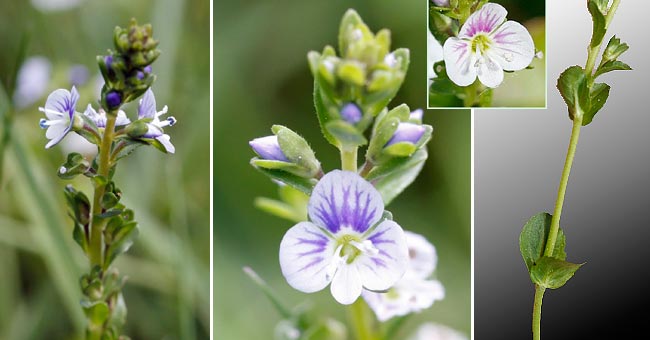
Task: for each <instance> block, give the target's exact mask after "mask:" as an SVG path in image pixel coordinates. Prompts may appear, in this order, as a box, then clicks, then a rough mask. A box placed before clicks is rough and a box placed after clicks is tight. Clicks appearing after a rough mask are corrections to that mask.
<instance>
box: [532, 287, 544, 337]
mask: <svg viewBox="0 0 650 340" xmlns="http://www.w3.org/2000/svg"><path fill="white" fill-rule="evenodd" d="M545 291H546V288H544V287H540V286H538V285H535V304H533V340H540V339H541V336H542V334H541V323H542V299H543V298H544V292H545Z"/></svg>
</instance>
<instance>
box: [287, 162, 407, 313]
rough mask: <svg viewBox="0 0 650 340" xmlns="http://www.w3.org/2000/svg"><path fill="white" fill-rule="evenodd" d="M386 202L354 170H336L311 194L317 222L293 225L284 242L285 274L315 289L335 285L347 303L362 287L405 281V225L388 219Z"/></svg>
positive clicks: (336, 294)
mask: <svg viewBox="0 0 650 340" xmlns="http://www.w3.org/2000/svg"><path fill="white" fill-rule="evenodd" d="M383 213H384V203H383V201H382V198H381V195H380V194H379V192H378V191H377V189H375V188H374V187H373V186H372V185H371V184H370V183H368V182H367V181H366V180H364V179H363V178H361V176H359V175H357V174H356V173H354V172H349V171H340V170H334V171H332V172H330V173H328V174H326V175H325V176H323V178H321V179H320V181H319V182H318V184H317V185H316V187H315V188H314V190H313V192H312V196H311V197H310V199H309V204H308V214H309V218H310V220H311V222H300V223H298V224H296V225H295V226H293V227H292V228H291V229H289V231H287V233H286V234H285V235H284V238H283V239H282V243H281V244H280V267H281V268H282V274H283V275H284V277H285V278H286V279H287V282H288V283H289V285H291V286H292V287H293V288H295V289H297V290H299V291H302V292H305V293H313V292H317V291H319V290H322V289H323V288H325V287H327V285H329V284H330V283H331V285H330V289H331V292H332V296H334V299H336V301H338V302H339V303H341V304H345V305H347V304H351V303H353V302H354V301H355V300H356V299H357V298H358V297H359V295H361V292H362V290H363V289H364V288H365V289H366V290H374V291H384V290H386V289H389V288H390V287H391V286H393V285H394V284H395V282H397V280H399V279H400V278H401V277H402V275H403V274H404V271H405V270H406V264H407V261H408V249H407V247H406V240H405V237H404V232H403V231H402V228H401V227H400V226H399V225H398V224H397V223H395V222H393V221H391V220H387V219H384V220H382V215H383Z"/></svg>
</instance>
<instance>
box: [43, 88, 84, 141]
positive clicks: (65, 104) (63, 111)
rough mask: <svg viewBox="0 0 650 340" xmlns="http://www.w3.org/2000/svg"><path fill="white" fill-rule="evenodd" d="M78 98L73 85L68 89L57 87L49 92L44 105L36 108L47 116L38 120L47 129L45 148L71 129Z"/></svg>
mask: <svg viewBox="0 0 650 340" xmlns="http://www.w3.org/2000/svg"><path fill="white" fill-rule="evenodd" d="M78 100H79V92H77V89H76V88H75V87H74V86H73V87H72V90H70V91H68V90H65V89H58V90H55V91H54V92H52V93H50V95H49V96H48V97H47V101H46V102H45V107H44V108H43V107H39V108H38V110H39V111H41V112H43V113H45V116H47V119H45V118H42V119H41V120H40V122H39V125H40V126H41V128H42V129H47V131H46V132H45V137H47V139H49V140H50V141H49V142H48V143H47V144H46V145H45V148H46V149H49V148H51V147H53V146H54V145H56V144H57V143H59V142H60V141H61V140H62V139H63V137H65V136H66V135H67V134H68V132H70V130H72V125H73V124H74V115H75V107H76V105H77V101H78Z"/></svg>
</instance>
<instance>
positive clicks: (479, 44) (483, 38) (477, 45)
mask: <svg viewBox="0 0 650 340" xmlns="http://www.w3.org/2000/svg"><path fill="white" fill-rule="evenodd" d="M491 43H492V39H490V37H488V36H487V35H485V34H478V35H476V36H475V37H474V38H472V52H474V53H480V54H483V53H484V52H485V51H487V50H488V49H489V48H490V45H491Z"/></svg>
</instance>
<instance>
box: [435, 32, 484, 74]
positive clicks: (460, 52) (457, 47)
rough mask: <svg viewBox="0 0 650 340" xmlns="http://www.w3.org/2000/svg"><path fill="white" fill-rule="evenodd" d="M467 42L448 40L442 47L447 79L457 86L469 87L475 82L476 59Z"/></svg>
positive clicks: (454, 39) (455, 39)
mask: <svg viewBox="0 0 650 340" xmlns="http://www.w3.org/2000/svg"><path fill="white" fill-rule="evenodd" d="M471 48H472V46H471V43H470V42H469V41H466V40H461V39H457V38H453V37H452V38H449V39H447V41H445V45H444V46H443V47H442V49H443V56H444V59H445V67H446V68H447V75H448V76H449V79H451V81H453V82H454V83H455V84H456V85H458V86H468V85H471V84H472V83H473V82H474V81H475V80H476V73H477V71H476V67H475V66H474V63H475V62H476V59H475V58H476V57H475V55H474V53H473V52H472V49H471Z"/></svg>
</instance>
